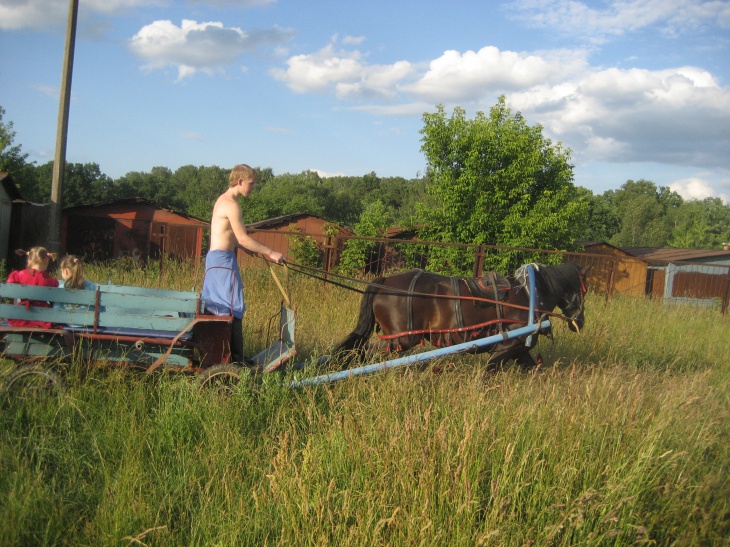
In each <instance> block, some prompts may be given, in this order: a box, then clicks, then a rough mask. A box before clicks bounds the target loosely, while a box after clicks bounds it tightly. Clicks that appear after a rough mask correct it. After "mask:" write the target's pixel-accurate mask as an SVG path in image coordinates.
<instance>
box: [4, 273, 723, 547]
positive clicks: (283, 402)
mask: <svg viewBox="0 0 730 547" xmlns="http://www.w3.org/2000/svg"><path fill="white" fill-rule="evenodd" d="M90 270H92V271H91V272H90V273H89V277H90V278H92V279H94V280H97V281H106V278H105V277H103V276H104V275H109V276H114V279H113V282H118V283H122V282H132V281H130V279H134V281H133V282H134V283H135V284H139V285H146V286H165V287H169V288H177V289H189V288H190V287H191V286H192V285H196V284H197V285H198V286H199V279H200V278H202V275H200V272H199V271H198V270H197V269H196V268H193V267H185V268H182V267H181V269H180V271H178V272H177V273H173V272H170V273H165V272H162V273H161V274H160V273H159V272H157V273H156V272H150V273H149V274H148V275H149V277H145V278H144V279H142V278H141V277H142V276H143V274H141V273H138V272H115V271H109V272H108V273H107V272H106V271H103V272H102V271H101V270H99V271H94V270H93V269H91V268H90ZM279 273H280V275H281V273H282V272H279ZM132 275H135V276H140V277H134V278H130V277H125V276H132ZM165 275H168V276H171V277H170V278H164V276H165ZM155 276H157V277H155ZM245 282H246V298H247V305H248V311H247V315H246V319H245V321H244V324H245V329H246V345H247V350H248V351H249V352H253V351H256V350H258V349H260V348H261V347H263V346H264V345H265V344H266V342H265V340H263V338H265V335H266V328H265V324H266V322H267V320H268V318H269V317H271V316H272V315H274V314H275V313H276V312H277V310H278V303H279V301H280V300H281V299H282V296H281V294H280V293H279V291H278V289H277V288H276V286H275V284H274V283H273V282H272V281H271V278H270V276H269V274H268V272H256V271H249V272H245ZM285 285H286V286H287V287H288V288H289V290H290V293H291V296H292V299H293V302H294V304H295V306H296V307H297V312H298V315H297V321H298V323H297V337H298V340H297V345H298V348H299V351H300V356H299V357H300V358H301V359H306V358H308V357H314V356H317V355H320V354H322V353H324V352H326V350H327V349H328V348H329V347H331V345H332V344H333V343H335V342H336V341H338V340H339V339H340V338H342V337H344V335H346V334H347V333H348V332H349V331H350V330H351V329H352V328H353V327H354V324H355V321H356V315H357V307H358V302H359V295H358V294H356V293H352V292H349V291H345V290H343V289H341V288H338V287H333V286H331V285H324V284H322V283H321V282H318V281H313V280H311V279H306V278H301V277H298V276H292V277H291V278H290V279H289V280H288V282H285ZM586 309H587V312H586V313H587V320H586V327H585V332H584V334H582V335H575V334H573V333H570V332H568V330H567V329H566V328H563V326H562V325H561V324H558V325H556V326H555V337H554V340H553V341H550V340H547V339H544V338H543V339H541V342H540V345H539V347H538V351H539V352H540V353H541V354H542V355H543V357H544V359H545V363H546V365H545V366H544V369H543V371H542V372H541V373H539V374H532V373H525V372H522V371H520V370H519V369H517V368H514V367H511V366H507V367H504V368H501V369H499V370H494V369H492V368H490V367H489V366H488V365H487V362H486V358H484V357H479V356H462V357H450V358H449V357H447V358H444V359H442V360H441V361H440V362H439V363H438V364H439V365H440V366H439V367H438V368H439V370H442V371H446V372H442V373H436V372H434V370H432V369H431V368H427V369H425V370H423V369H419V370H415V369H413V370H402V371H393V372H390V373H387V374H379V375H373V376H370V377H360V378H357V379H353V380H348V381H345V382H342V383H338V384H334V385H331V386H319V387H314V388H306V389H297V390H292V389H289V388H288V387H286V386H287V385H288V383H289V381H290V380H291V378H292V377H291V376H285V377H282V376H280V375H278V374H272V375H266V376H262V377H257V378H248V377H247V378H245V379H244V380H243V381H242V382H241V383H240V385H239V386H238V388H237V389H236V390H235V392H234V393H233V395H231V396H228V397H224V396H220V395H218V394H216V393H215V392H212V391H200V390H198V389H197V387H196V385H195V382H194V381H193V380H192V379H191V378H190V377H187V376H184V375H179V374H178V375H175V374H168V373H163V374H159V375H157V376H153V377H151V378H150V377H145V376H143V375H141V374H138V373H135V372H132V371H121V370H111V369H103V368H98V369H94V370H92V371H91V372H90V373H89V374H88V375H86V376H85V378H84V379H83V380H81V379H80V378H77V377H76V374H75V373H74V370H73V369H72V370H71V371H70V373H69V374H70V379H69V380H70V381H69V383H70V388H69V394H68V395H67V396H66V397H64V398H63V399H61V400H60V401H55V400H47V401H40V402H37V403H36V404H33V405H29V404H23V403H21V402H11V403H9V404H8V405H6V407H5V408H4V409H3V410H2V412H1V413H0V458H1V461H2V465H3V472H2V474H0V511H1V514H2V515H3V518H2V519H0V543H2V544H16V545H25V544H73V545H77V544H94V545H124V544H136V545H139V544H147V545H181V544H182V545H202V544H214V545H239V544H240V545H249V544H286V545H289V544H298V545H300V544H301V545H314V544H316V545H320V544H348V545H372V544H383V545H412V544H428V545H433V544H435V545H524V544H536V545H576V544H583V545H604V544H615V545H626V544H638V543H654V544H659V545H668V544H676V545H717V544H725V545H727V544H730V540H729V539H728V538H730V484H728V478H727V477H728V475H729V474H730V450H728V439H730V405H729V404H728V403H729V396H728V393H730V364H729V363H730V344H728V342H729V340H728V322H727V321H728V320H727V318H725V317H722V316H721V315H719V314H718V313H717V311H714V312H713V311H709V310H702V309H696V308H685V307H666V306H663V305H662V304H661V303H659V302H654V301H649V300H634V299H622V298H616V299H613V300H610V301H605V300H603V299H602V298H599V297H596V296H590V295H589V299H588V302H587V305H586ZM314 373H315V372H308V371H306V370H305V371H301V372H298V373H297V374H299V375H302V374H314Z"/></svg>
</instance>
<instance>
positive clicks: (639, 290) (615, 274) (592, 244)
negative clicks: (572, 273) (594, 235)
mask: <svg viewBox="0 0 730 547" xmlns="http://www.w3.org/2000/svg"><path fill="white" fill-rule="evenodd" d="M576 245H579V246H580V247H583V249H585V253H578V254H576V255H570V260H572V261H575V262H577V263H578V264H580V265H581V266H583V267H586V266H589V265H590V266H591V270H590V272H589V273H588V279H587V283H588V286H589V287H590V290H591V291H592V292H596V293H603V294H613V293H614V292H618V293H620V294H630V295H634V296H643V295H644V294H647V287H646V283H647V271H648V264H647V263H646V261H644V260H642V259H640V258H637V257H635V256H633V255H631V254H629V253H628V252H626V250H624V249H619V248H618V247H614V246H613V245H611V244H609V243H606V242H605V241H578V242H576ZM596 255H600V256H596ZM602 257H606V258H605V259H604V258H602Z"/></svg>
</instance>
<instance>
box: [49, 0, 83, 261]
mask: <svg viewBox="0 0 730 547" xmlns="http://www.w3.org/2000/svg"><path fill="white" fill-rule="evenodd" d="M78 12H79V0H69V7H68V26H67V27H66V49H65V51H64V56H63V73H62V74H61V94H60V99H59V105H58V125H57V127H56V153H55V156H54V160H53V178H52V183H51V184H52V186H51V207H50V211H49V213H50V214H49V217H48V223H49V224H48V239H49V241H48V248H49V250H50V251H52V252H55V253H61V252H62V249H61V210H62V209H63V177H64V172H65V167H66V138H67V136H68V112H69V105H70V103H71V76H72V74H73V64H74V47H75V44H76V20H77V17H78Z"/></svg>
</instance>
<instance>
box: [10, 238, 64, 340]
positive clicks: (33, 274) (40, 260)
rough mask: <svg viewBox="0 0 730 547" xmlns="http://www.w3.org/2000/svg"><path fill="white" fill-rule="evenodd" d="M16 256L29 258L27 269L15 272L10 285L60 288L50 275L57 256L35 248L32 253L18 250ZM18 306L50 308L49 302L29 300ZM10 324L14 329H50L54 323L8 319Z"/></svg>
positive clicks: (42, 248)
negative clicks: (53, 261)
mask: <svg viewBox="0 0 730 547" xmlns="http://www.w3.org/2000/svg"><path fill="white" fill-rule="evenodd" d="M15 254H17V255H19V256H27V257H28V258H27V262H26V267H25V269H23V270H14V271H12V272H10V275H9V276H8V283H18V284H20V285H36V286H40V287H58V280H57V279H55V278H53V277H51V276H50V275H48V273H47V272H46V270H48V265H49V264H50V263H51V259H54V260H55V258H56V257H55V255H54V254H53V253H49V252H48V250H47V249H46V248H45V247H33V248H32V249H31V250H30V251H24V250H22V249H18V250H17V251H15ZM17 304H20V305H23V306H28V305H33V306H36V307H39V308H50V307H51V304H50V303H48V302H38V301H33V302H29V301H28V300H20V301H19V302H17ZM8 323H9V324H10V325H12V326H14V327H41V328H44V329H50V328H52V327H53V323H48V322H46V321H28V320H26V319H8Z"/></svg>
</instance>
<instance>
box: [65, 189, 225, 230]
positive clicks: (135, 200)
mask: <svg viewBox="0 0 730 547" xmlns="http://www.w3.org/2000/svg"><path fill="white" fill-rule="evenodd" d="M114 205H150V206H152V207H154V208H155V209H159V210H161V211H168V212H170V213H173V214H175V215H178V216H181V217H183V218H187V219H190V220H196V221H198V222H201V223H203V224H210V222H208V221H207V220H203V219H202V218H198V217H196V216H193V215H189V214H188V213H184V212H182V211H178V210H176V209H172V208H170V207H165V206H164V205H160V204H159V203H155V202H154V201H150V200H148V199H145V198H141V197H137V196H135V197H130V198H120V199H115V200H112V201H101V202H98V203H88V204H86V205H73V206H71V207H64V208H63V212H64V213H66V212H69V211H78V210H82V209H96V208H99V207H109V206H114Z"/></svg>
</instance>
